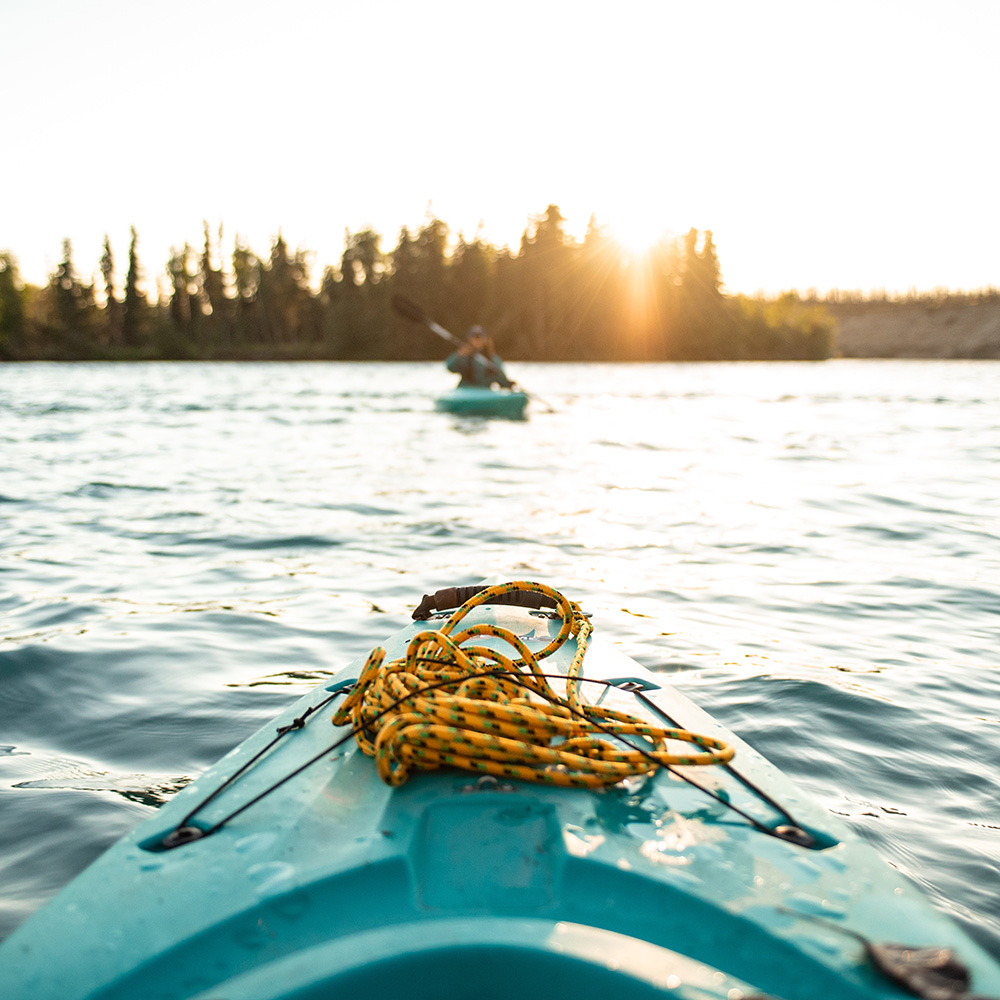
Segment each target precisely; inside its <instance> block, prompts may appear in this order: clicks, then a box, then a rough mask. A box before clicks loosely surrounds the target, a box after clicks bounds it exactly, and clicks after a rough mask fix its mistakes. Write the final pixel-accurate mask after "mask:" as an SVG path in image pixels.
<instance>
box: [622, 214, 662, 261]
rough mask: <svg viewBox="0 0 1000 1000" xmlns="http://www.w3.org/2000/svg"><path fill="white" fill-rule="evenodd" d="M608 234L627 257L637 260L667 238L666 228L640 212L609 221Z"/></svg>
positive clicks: (654, 218)
mask: <svg viewBox="0 0 1000 1000" xmlns="http://www.w3.org/2000/svg"><path fill="white" fill-rule="evenodd" d="M608 232H609V234H610V235H611V238H612V239H613V240H614V241H615V242H616V243H617V244H618V245H619V246H620V247H621V249H622V252H623V253H624V254H625V255H626V256H627V257H629V258H631V259H633V260H638V259H640V258H642V257H645V256H647V255H648V254H649V252H650V251H651V250H652V249H653V248H654V247H655V246H656V245H657V244H658V243H660V242H662V241H663V240H664V239H665V238H666V237H667V236H668V227H667V226H666V225H664V224H663V222H662V221H661V220H660V219H659V218H657V217H654V216H652V215H650V214H647V213H641V212H640V213H635V214H628V215H620V216H616V217H615V218H613V219H611V220H610V221H609V222H608Z"/></svg>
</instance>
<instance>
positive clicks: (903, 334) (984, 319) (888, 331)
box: [824, 299, 1000, 360]
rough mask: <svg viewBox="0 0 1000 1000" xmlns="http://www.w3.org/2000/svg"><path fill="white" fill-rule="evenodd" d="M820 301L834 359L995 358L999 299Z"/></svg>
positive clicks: (999, 354)
mask: <svg viewBox="0 0 1000 1000" xmlns="http://www.w3.org/2000/svg"><path fill="white" fill-rule="evenodd" d="M824 305H825V308H826V309H827V311H828V312H829V313H830V315H831V316H833V318H834V319H835V320H836V323H837V330H836V352H837V355H838V356H839V357H843V358H936V359H956V360H958V359H966V360H981V359H986V360H989V359H1000V300H996V299H987V300H985V301H978V302H975V301H974V302H969V301H958V302H955V301H953V300H948V299H943V300H940V301H934V300H928V301H924V302H919V301H917V302H849V303H825V304H824Z"/></svg>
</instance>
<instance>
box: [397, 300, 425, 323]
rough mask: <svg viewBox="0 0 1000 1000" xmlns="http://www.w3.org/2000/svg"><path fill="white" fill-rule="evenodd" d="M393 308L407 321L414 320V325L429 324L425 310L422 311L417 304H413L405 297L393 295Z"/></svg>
mask: <svg viewBox="0 0 1000 1000" xmlns="http://www.w3.org/2000/svg"><path fill="white" fill-rule="evenodd" d="M392 308H393V309H395V310H396V312H398V313H399V315H400V316H405V317H406V318H407V319H411V320H413V322H414V323H426V322H427V316H426V315H425V314H424V311H423V309H421V308H420V306H418V305H417V304H416V302H412V301H411V300H410V299H408V298H406V297H405V296H403V295H393V297H392Z"/></svg>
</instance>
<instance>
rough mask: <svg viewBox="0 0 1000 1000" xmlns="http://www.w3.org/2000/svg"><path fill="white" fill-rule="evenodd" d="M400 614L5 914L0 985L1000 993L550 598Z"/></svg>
mask: <svg viewBox="0 0 1000 1000" xmlns="http://www.w3.org/2000/svg"><path fill="white" fill-rule="evenodd" d="M477 589H478V590H479V593H475V591H476V590H477ZM463 599H464V600H465V603H464V604H463V605H462V607H461V608H459V609H458V610H457V611H453V612H449V611H448V610H447V609H450V608H452V607H453V606H454V604H456V603H458V602H461V601H462V600H463ZM439 609H445V610H439ZM414 618H415V619H416V620H415V621H414V623H413V624H412V625H409V626H408V627H406V628H404V629H403V630H401V631H400V632H398V633H396V634H395V635H393V636H390V637H389V638H388V639H387V640H386V642H385V643H384V646H383V647H380V648H379V649H377V650H375V651H373V653H372V654H371V655H370V656H369V657H367V658H361V659H359V660H357V661H355V662H354V663H352V664H349V665H348V666H347V667H345V668H344V669H343V670H341V671H340V672H339V673H337V674H335V675H333V676H332V677H331V678H329V679H328V680H327V681H326V682H324V684H322V685H321V686H320V687H319V688H317V689H316V690H315V691H313V692H312V693H310V694H308V695H306V696H305V697H304V698H302V699H301V700H300V701H298V702H297V703H295V704H294V705H292V706H291V707H289V708H288V709H287V710H286V711H285V712H283V713H282V714H281V715H280V716H279V717H278V718H277V719H275V720H274V723H272V724H271V725H270V726H267V727H265V728H264V729H262V730H260V731H259V732H258V733H257V734H256V735H254V736H251V737H250V738H249V739H247V740H246V741H245V742H244V743H243V744H242V745H241V746H239V747H238V748H237V749H235V750H234V751H232V752H231V753H229V754H228V755H227V756H226V757H224V758H223V759H222V760H221V761H220V762H219V763H218V764H216V765H215V766H214V767H212V768H211V769H209V770H208V771H207V772H206V773H205V774H203V775H202V776H201V777H200V778H199V779H198V780H197V781H195V782H194V783H193V784H191V785H189V786H188V787H187V788H185V789H184V790H183V791H181V792H180V793H179V794H178V795H176V796H175V797H174V798H173V799H171V800H170V801H169V802H167V803H166V804H165V805H163V806H162V807H161V808H160V809H159V810H158V811H157V812H156V813H155V814H154V815H152V816H151V817H149V818H148V819H147V820H146V821H145V822H144V823H142V824H141V825H140V826H139V827H138V828H137V829H136V830H135V831H134V832H133V833H131V834H129V835H128V836H126V837H125V838H124V839H123V840H122V841H120V842H119V843H118V844H117V845H116V846H114V847H113V848H111V849H110V850H109V851H108V852H107V853H106V854H105V855H104V856H103V857H102V858H100V859H99V860H98V861H96V862H95V863H94V864H93V865H92V866H91V867H90V868H89V869H88V870H87V871H85V872H84V873H83V874H82V875H81V876H79V877H78V878H77V879H76V880H75V881H74V882H73V883H71V884H70V885H69V886H68V887H67V888H66V889H64V890H63V892H62V893H60V894H59V895H58V896H57V897H56V898H55V899H54V900H53V901H52V902H51V903H49V904H48V905H47V906H46V907H44V908H43V909H42V910H41V911H39V912H38V913H37V914H36V915H35V916H34V917H32V918H31V919H29V920H28V921H27V922H26V923H25V924H24V925H23V926H22V927H21V928H20V929H18V930H17V931H15V933H14V934H13V935H12V936H11V937H10V938H9V939H8V940H7V941H6V942H4V943H3V945H0V996H2V997H3V998H4V1000H97V998H101V1000H112V998H115V1000H139V998H142V1000H192V998H198V1000H209V998H211V1000H220V998H226V1000H292V998H296V1000H320V998H326V997H351V998H354V997H365V998H380V997H394V996H397V995H398V996H406V997H407V998H415V1000H431V998H434V1000H457V998H459V997H463V998H464V997H478V998H481V1000H492V998H498V997H501V996H512V995H516V996H521V997H524V998H526V1000H541V998H543V997H544V998H545V1000H552V998H553V997H573V998H574V1000H607V998H615V1000H637V998H643V1000H655V998H657V997H664V998H670V1000H727V998H728V1000H734V998H737V997H740V998H743V1000H750V998H751V997H752V998H756V1000H769V998H770V1000H774V998H778V997H781V998H783V1000H899V998H901V997H903V996H904V995H907V994H908V995H911V996H912V995H915V996H918V997H926V998H931V997H939V998H940V997H950V998H962V997H967V998H970V1000H971V997H972V996H974V995H975V996H998V995H1000V965H998V964H997V963H996V962H995V961H994V960H993V959H991V958H990V957H989V956H988V955H987V954H986V953H985V952H984V951H983V950H982V949H981V948H980V947H979V946H977V945H976V944H975V943H974V942H973V941H972V940H971V939H970V938H969V937H968V936H967V935H965V934H964V932H963V931H962V930H961V929H960V928H959V927H958V926H957V925H956V924H955V923H954V922H953V921H952V920H950V919H949V918H948V917H947V916H945V915H944V914H942V913H940V912H938V911H937V910H936V909H935V908H934V907H932V906H931V905H930V904H929V902H928V901H927V900H926V899H924V897H923V896H922V895H921V893H920V892H919V891H918V890H917V889H916V888H915V887H914V886H913V885H912V884H910V883H909V882H908V881H907V880H906V879H905V878H903V877H902V876H901V875H900V874H899V873H898V872H896V871H894V870H892V869H891V868H890V867H889V866H888V865H887V864H886V863H885V862H884V861H883V860H882V859H881V858H879V857H878V856H877V855H876V854H875V852H874V851H873V850H872V849H871V848H870V847H869V846H867V845H866V844H865V843H864V842H863V841H862V840H861V839H860V838H858V837H857V836H855V835H854V834H853V833H852V832H851V831H850V830H849V829H848V827H847V826H846V825H844V824H843V823H842V822H841V821H840V820H838V819H837V818H836V817H835V816H832V815H831V814H830V813H829V812H828V811H827V810H826V809H823V808H821V807H820V806H818V805H817V804H816V803H814V802H812V801H811V800H809V799H808V798H807V797H806V796H805V795H803V794H802V792H801V791H799V789H797V788H796V787H795V786H794V785H793V784H792V782H791V781H790V780H789V779H788V778H786V777H785V776H784V775H783V774H782V773H781V772H780V771H778V770H777V768H775V767H774V766H773V765H772V764H770V763H769V762H768V761H766V760H765V759H764V758H763V757H761V756H760V754H758V753H757V752H755V751H754V750H753V749H752V748H751V747H749V746H748V745H747V744H745V743H743V742H742V741H741V740H740V739H739V738H738V737H736V736H735V735H734V734H732V733H731V732H729V731H728V730H726V729H725V728H724V727H723V726H722V725H720V724H719V723H718V722H717V721H716V720H714V719H713V718H712V717H711V716H709V715H707V714H706V713H705V712H703V711H702V710H700V709H699V708H697V707H696V706H695V705H694V704H693V703H692V702H691V701H689V700H688V699H687V698H686V697H684V695H682V694H680V693H679V692H678V691H676V690H674V689H672V688H671V686H670V684H669V678H668V677H667V676H665V675H663V674H653V673H650V672H649V671H647V670H645V669H643V668H642V667H641V666H639V665H638V664H637V663H636V662H635V661H634V660H631V659H629V658H628V657H627V656H625V655H624V654H622V653H621V652H620V651H618V650H617V649H616V648H615V647H614V646H613V645H612V644H610V643H607V642H601V641H600V639H599V638H598V639H592V638H591V636H590V630H591V624H590V620H589V618H588V617H587V616H586V615H585V614H584V611H583V610H581V609H580V608H578V607H577V606H576V605H574V604H571V603H570V602H569V601H567V600H566V599H565V598H564V597H563V596H562V595H560V594H558V593H557V592H555V591H551V590H550V589H549V588H545V587H543V586H542V585H539V584H533V583H525V582H517V583H510V584H503V585H500V586H498V587H492V588H489V589H486V590H484V589H483V588H458V589H453V590H450V591H439V592H438V594H435V595H434V596H433V597H425V598H424V600H423V601H422V602H421V605H420V607H419V608H418V609H417V610H416V611H415V612H414ZM802 724H803V725H807V724H808V720H802ZM373 757H374V759H373ZM963 984H964V985H963ZM948 990H951V991H950V992H949V991H948Z"/></svg>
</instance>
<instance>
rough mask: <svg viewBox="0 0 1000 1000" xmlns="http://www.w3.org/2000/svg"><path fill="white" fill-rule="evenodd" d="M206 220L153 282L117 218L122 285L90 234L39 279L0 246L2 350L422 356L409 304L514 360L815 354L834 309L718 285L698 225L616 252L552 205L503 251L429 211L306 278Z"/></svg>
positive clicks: (424, 347)
mask: <svg viewBox="0 0 1000 1000" xmlns="http://www.w3.org/2000/svg"><path fill="white" fill-rule="evenodd" d="M222 243H223V234H222V231H221V228H220V229H219V230H218V231H213V230H212V229H211V227H210V226H209V225H208V224H205V227H204V238H203V241H202V243H201V245H200V246H191V245H189V244H184V245H183V246H181V247H178V248H175V249H173V250H172V251H171V254H170V257H169V260H168V261H167V263H166V270H165V272H164V273H162V274H161V275H159V276H158V277H157V279H156V294H155V295H153V294H152V293H151V289H150V288H149V286H148V281H147V277H146V275H145V274H144V270H143V267H142V265H141V263H140V260H139V250H138V244H139V239H138V234H137V233H136V231H135V229H134V228H133V229H132V233H131V242H130V245H129V248H128V256H127V263H126V265H125V268H124V273H125V278H124V281H123V282H120V283H119V281H118V280H117V275H118V273H119V271H118V268H117V266H116V261H115V257H114V254H113V252H112V247H111V244H110V241H109V240H108V239H107V238H106V237H105V240H104V247H103V253H102V256H101V259H100V262H99V274H98V273H97V272H95V274H94V276H93V277H92V278H91V280H90V281H87V280H85V279H83V278H81V276H80V275H79V273H78V271H77V268H76V264H75V262H74V260H73V247H72V244H71V242H70V240H68V239H67V240H65V241H64V243H63V247H62V259H61V261H60V263H59V264H58V265H57V266H56V267H55V269H54V270H53V272H52V274H51V275H50V276H49V280H48V283H47V284H46V285H44V286H41V287H38V286H32V285H26V284H25V283H24V282H23V281H22V280H21V278H20V275H19V270H18V264H17V260H16V258H15V257H14V256H13V254H12V253H10V252H0V359H6V360H31V359H47V360H97V359H105V360H142V359H219V360H224V359H261V360H264V359H300V358H301V359H327V360H430V359H435V358H440V356H441V346H442V345H441V343H440V341H438V340H437V339H436V338H434V337H430V336H422V335H421V333H420V332H419V330H415V329H414V328H413V327H412V326H411V325H409V324H407V322H406V321H405V320H403V319H402V318H401V317H399V316H397V315H395V313H394V312H393V310H392V308H391V304H390V302H391V298H392V296H393V295H395V294H401V295H405V296H407V297H408V298H411V299H414V300H416V301H417V302H418V303H420V304H421V306H423V308H424V309H425V311H426V312H427V313H428V314H429V315H431V316H433V317H434V318H435V319H436V320H437V321H438V322H440V323H441V324H442V325H443V326H445V327H447V328H448V329H450V330H453V331H455V332H456V333H461V332H463V331H464V330H465V329H467V327H469V326H470V325H472V324H473V323H480V324H482V325H484V326H485V327H486V328H487V330H488V331H489V332H490V334H491V335H492V336H493V338H494V340H495V342H496V345H497V349H498V351H499V352H500V353H501V355H503V356H504V357H505V358H508V359H511V360H535V361H680V360H743V359H762V360H771V359H821V358H826V357H829V356H830V354H831V353H832V352H833V348H834V321H833V320H832V318H831V317H830V316H829V315H828V313H827V312H826V311H825V310H824V309H823V307H822V305H819V304H816V303H802V302H800V301H799V300H798V298H797V297H796V296H794V295H786V296H782V297H781V298H779V299H778V300H774V301H765V300H761V299H757V298H748V297H745V296H727V295H724V294H723V293H722V290H721V289H722V277H721V267H720V263H719V259H718V254H717V251H716V248H715V244H714V242H713V238H712V233H711V232H708V231H706V232H700V231H698V230H696V229H691V230H689V231H688V232H687V233H686V234H685V235H683V236H681V237H677V238H675V239H664V240H662V241H661V242H660V243H659V244H658V245H657V246H655V247H653V248H652V249H651V250H650V251H649V253H648V254H647V255H645V256H643V257H641V258H632V257H629V256H628V255H626V254H625V253H624V252H623V250H622V249H621V247H620V246H619V245H618V244H617V243H616V242H615V240H614V239H613V238H612V237H611V236H610V235H609V234H608V233H607V232H606V230H605V229H604V228H602V227H601V226H599V225H597V223H596V222H595V221H594V220H593V219H592V220H591V222H590V225H589V226H588V229H587V232H586V235H585V236H584V238H583V239H582V240H575V239H573V238H572V237H571V236H570V235H569V234H567V232H566V220H565V218H564V217H563V215H562V213H561V212H560V210H559V208H558V206H556V205H549V206H548V207H547V208H546V210H545V211H544V212H543V213H541V214H540V215H539V216H536V217H533V218H531V219H530V220H529V223H528V225H527V227H526V228H525V230H524V233H523V235H522V237H521V241H520V245H519V246H518V247H517V248H516V249H511V248H510V247H506V246H504V247H496V246H493V245H491V244H490V243H489V242H487V241H486V240H485V239H483V238H482V237H481V235H480V234H478V233H477V234H476V235H475V237H473V238H472V239H471V240H469V239H466V238H465V236H463V235H462V234H459V235H458V236H457V238H454V239H453V236H452V233H451V230H450V229H449V227H448V225H447V224H446V223H445V222H443V221H442V220H441V219H438V218H436V217H429V218H427V219H426V220H425V222H424V224H423V225H422V226H421V227H420V228H419V229H416V230H415V231H411V230H410V229H409V228H405V227H404V228H403V229H402V230H401V231H400V233H399V236H398V239H397V241H396V245H395V247H394V248H392V249H391V250H384V249H383V247H382V237H381V236H380V235H379V234H378V233H377V232H375V231H374V230H372V229H364V230H362V231H360V232H354V233H352V232H347V233H345V240H344V249H343V253H342V255H341V259H340V261H339V262H338V263H337V264H336V265H328V266H326V267H325V268H324V269H323V271H322V277H321V279H320V281H319V284H318V287H317V286H314V285H313V284H312V282H311V273H312V268H311V254H310V253H309V252H307V251H305V250H303V249H297V250H294V251H293V250H291V249H290V248H289V247H288V245H287V244H286V242H285V240H284V238H283V237H282V236H281V235H280V234H279V235H278V236H277V237H276V238H275V239H274V240H273V242H272V245H271V247H270V251H269V253H268V254H267V255H263V256H262V255H259V254H257V253H256V252H255V251H254V250H253V249H252V248H251V247H250V246H249V245H247V243H246V241H244V240H242V239H241V238H240V237H237V238H236V239H235V241H234V243H233V246H232V250H231V251H230V252H229V253H228V256H227V255H226V254H225V253H224V251H223V246H222Z"/></svg>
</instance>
